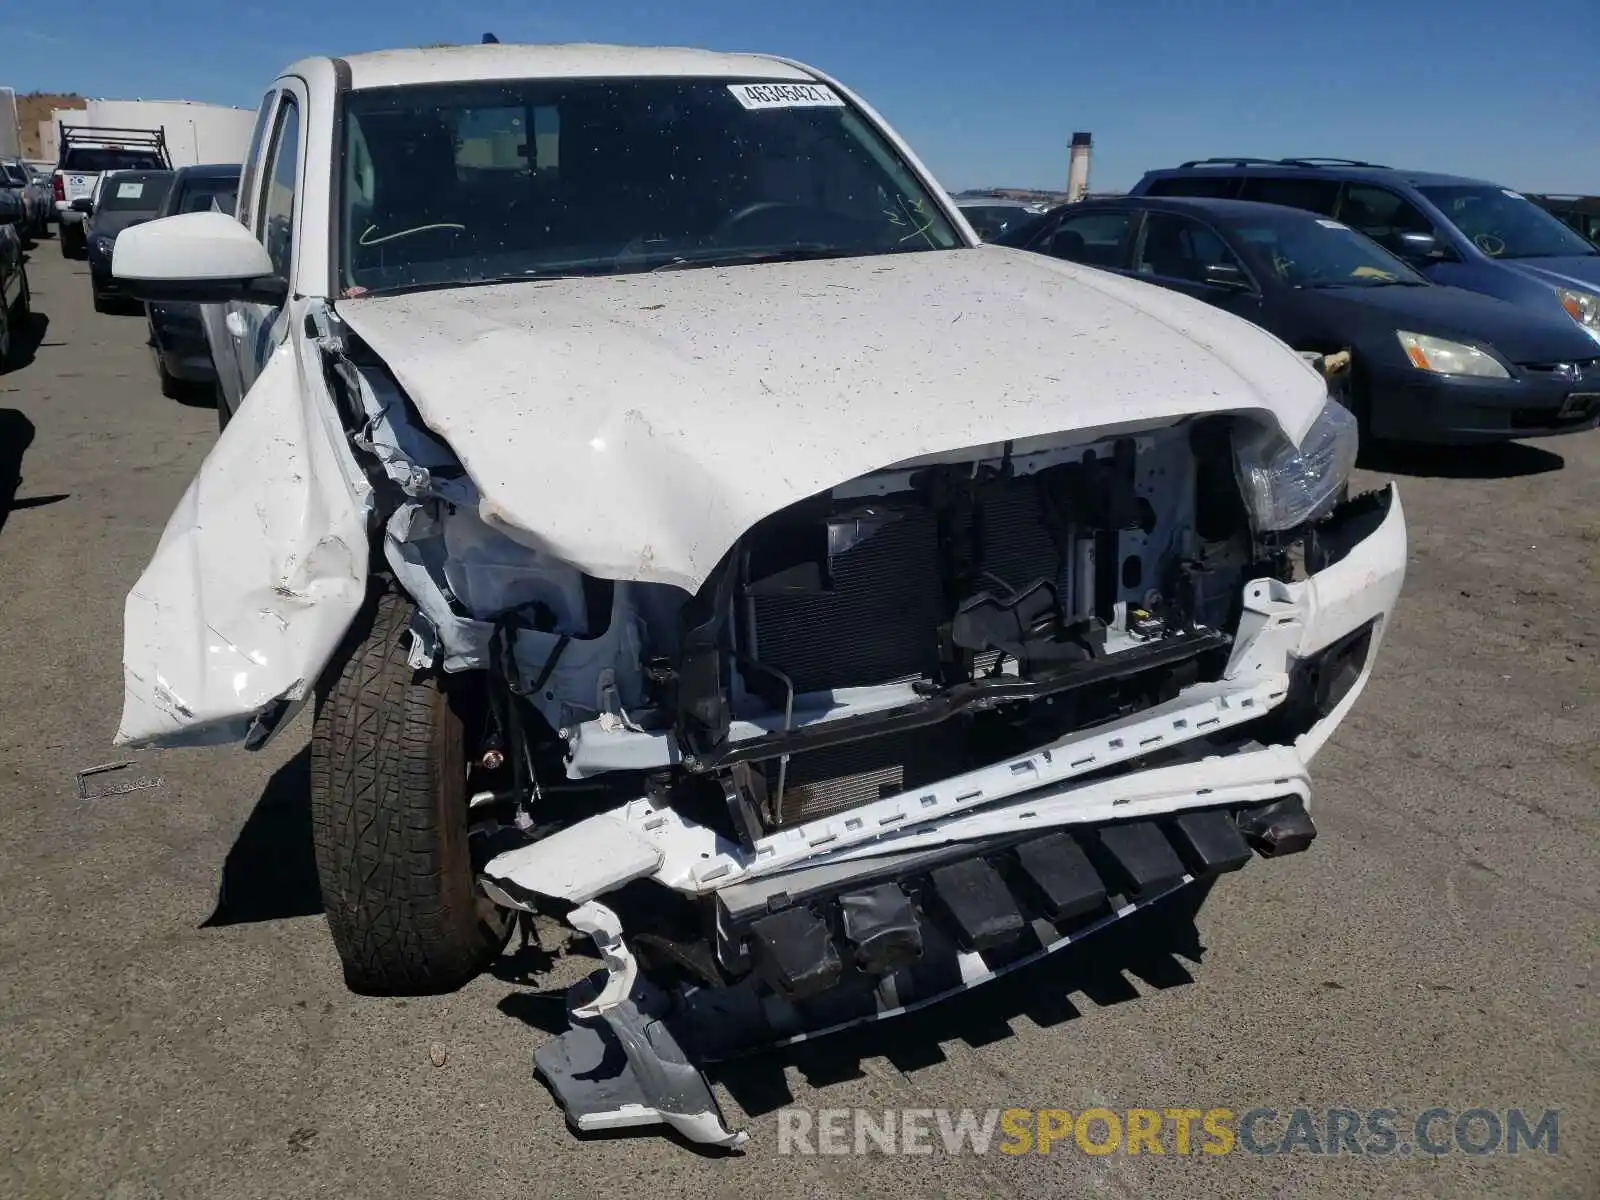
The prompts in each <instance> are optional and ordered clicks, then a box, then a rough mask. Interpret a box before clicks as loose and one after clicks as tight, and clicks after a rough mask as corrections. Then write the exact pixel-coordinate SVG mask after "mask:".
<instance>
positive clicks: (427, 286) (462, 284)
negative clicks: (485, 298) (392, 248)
mask: <svg viewBox="0 0 1600 1200" xmlns="http://www.w3.org/2000/svg"><path fill="white" fill-rule="evenodd" d="M607 274H610V268H609V267H594V268H582V269H571V268H569V269H565V270H560V271H521V272H518V273H517V274H515V275H483V276H479V277H477V278H474V279H434V280H428V281H427V282H423V283H396V284H392V285H391V286H389V287H375V288H367V289H365V290H364V291H361V292H359V293H357V295H359V296H409V295H411V294H413V293H415V292H440V291H445V290H446V289H449V288H466V287H488V286H490V285H491V284H496V283H543V282H546V281H548V280H551V279H572V278H575V277H577V276H579V275H607ZM349 298H350V297H346V299H349Z"/></svg>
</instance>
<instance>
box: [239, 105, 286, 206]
mask: <svg viewBox="0 0 1600 1200" xmlns="http://www.w3.org/2000/svg"><path fill="white" fill-rule="evenodd" d="M277 97H278V93H277V92H268V93H267V94H266V95H265V96H263V97H261V107H260V109H258V110H257V111H256V127H255V129H254V130H253V131H252V132H251V134H250V149H249V150H247V151H245V156H244V170H243V173H242V174H241V175H240V176H239V211H238V217H239V223H240V224H241V225H244V226H246V227H254V223H255V222H254V219H253V218H254V217H255V211H256V207H255V206H256V182H257V180H258V179H259V177H260V171H261V147H262V143H263V141H264V140H265V139H266V136H267V118H269V117H270V116H271V115H272V105H273V102H274V101H275V100H276V99H277Z"/></svg>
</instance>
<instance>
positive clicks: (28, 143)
mask: <svg viewBox="0 0 1600 1200" xmlns="http://www.w3.org/2000/svg"><path fill="white" fill-rule="evenodd" d="M88 107H89V101H88V100H86V99H84V97H82V96H80V95H78V94H77V93H76V92H27V93H25V94H21V95H18V96H17V123H18V124H19V125H21V126H22V157H23V158H39V157H41V155H42V153H43V147H41V146H40V145H39V122H40V121H48V120H49V119H50V114H51V113H52V112H53V111H55V110H56V109H58V108H88Z"/></svg>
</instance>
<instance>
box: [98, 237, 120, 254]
mask: <svg viewBox="0 0 1600 1200" xmlns="http://www.w3.org/2000/svg"><path fill="white" fill-rule="evenodd" d="M113 245H115V243H113V242H112V240H111V239H110V238H108V237H102V238H95V240H94V248H95V249H96V250H98V251H99V252H100V253H101V254H104V255H105V256H106V257H107V258H110V257H111V249H112V247H113Z"/></svg>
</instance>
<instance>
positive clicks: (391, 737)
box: [311, 585, 513, 996]
mask: <svg viewBox="0 0 1600 1200" xmlns="http://www.w3.org/2000/svg"><path fill="white" fill-rule="evenodd" d="M380 586H381V585H380ZM414 611H415V609H414V606H413V604H412V603H411V601H410V599H409V598H407V597H406V596H404V595H403V594H401V593H399V592H398V591H396V590H394V589H393V588H392V587H388V586H381V590H379V591H378V592H377V595H376V597H375V598H374V599H373V600H372V601H371V602H369V604H368V606H367V608H366V610H365V611H364V613H363V614H362V617H361V618H359V619H358V620H357V622H356V626H355V627H354V628H353V629H352V632H351V634H350V635H349V636H348V637H347V639H346V642H345V645H344V647H343V654H342V657H341V658H340V659H337V660H335V661H336V664H337V665H335V666H334V667H332V668H330V670H329V673H328V674H327V675H326V676H324V679H323V683H322V686H321V687H320V688H319V695H318V701H317V711H316V719H315V722H314V724H313V726H312V734H311V820H312V838H313V840H314V842H315V844H316V858H317V874H318V878H319V880H320V881H321V885H322V902H323V908H324V911H325V912H326V913H327V917H328V928H329V930H330V932H331V933H332V935H333V943H334V946H335V948H336V949H337V950H338V952H339V958H340V961H341V962H342V963H343V965H344V977H345V983H346V984H347V985H348V986H349V987H350V989H351V990H352V991H355V992H358V993H361V994H364V995H386V996H389V995H426V994H432V993H438V992H445V991H452V990H454V989H455V988H458V987H460V986H461V985H462V984H464V983H466V982H467V981H468V980H470V979H472V978H473V977H474V976H476V975H478V974H479V973H480V972H482V971H483V970H484V968H485V967H487V966H488V964H489V963H490V962H491V961H492V960H493V959H494V958H495V957H496V956H497V955H498V954H499V953H500V951H501V950H502V949H503V948H504V947H505V944H506V939H507V938H509V937H510V935H511V929H512V924H513V914H511V913H510V912H508V911H506V910H504V909H501V908H498V907H496V905H495V904H494V903H493V902H492V901H491V900H490V899H489V898H488V897H487V896H486V895H484V894H483V892H482V891H481V890H480V889H479V888H478V885H477V882H476V877H475V873H474V870H473V864H472V858H471V852H470V849H469V845H468V833H467V824H468V822H467V762H468V757H467V747H466V739H465V736H464V725H463V721H462V719H461V716H460V712H459V710H458V706H457V704H456V703H455V700H456V699H457V698H458V696H459V694H460V693H459V692H458V691H457V689H459V688H460V687H461V686H462V684H463V682H464V681H465V678H466V677H464V676H456V677H449V679H450V683H449V684H447V677H446V676H444V675H443V674H442V673H436V672H427V671H417V670H414V669H413V668H412V667H411V665H410V663H409V662H408V661H407V644H408V639H407V630H408V628H409V627H410V624H411V618H412V614H413V612H414ZM452 693H456V694H455V695H453V694H452Z"/></svg>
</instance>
